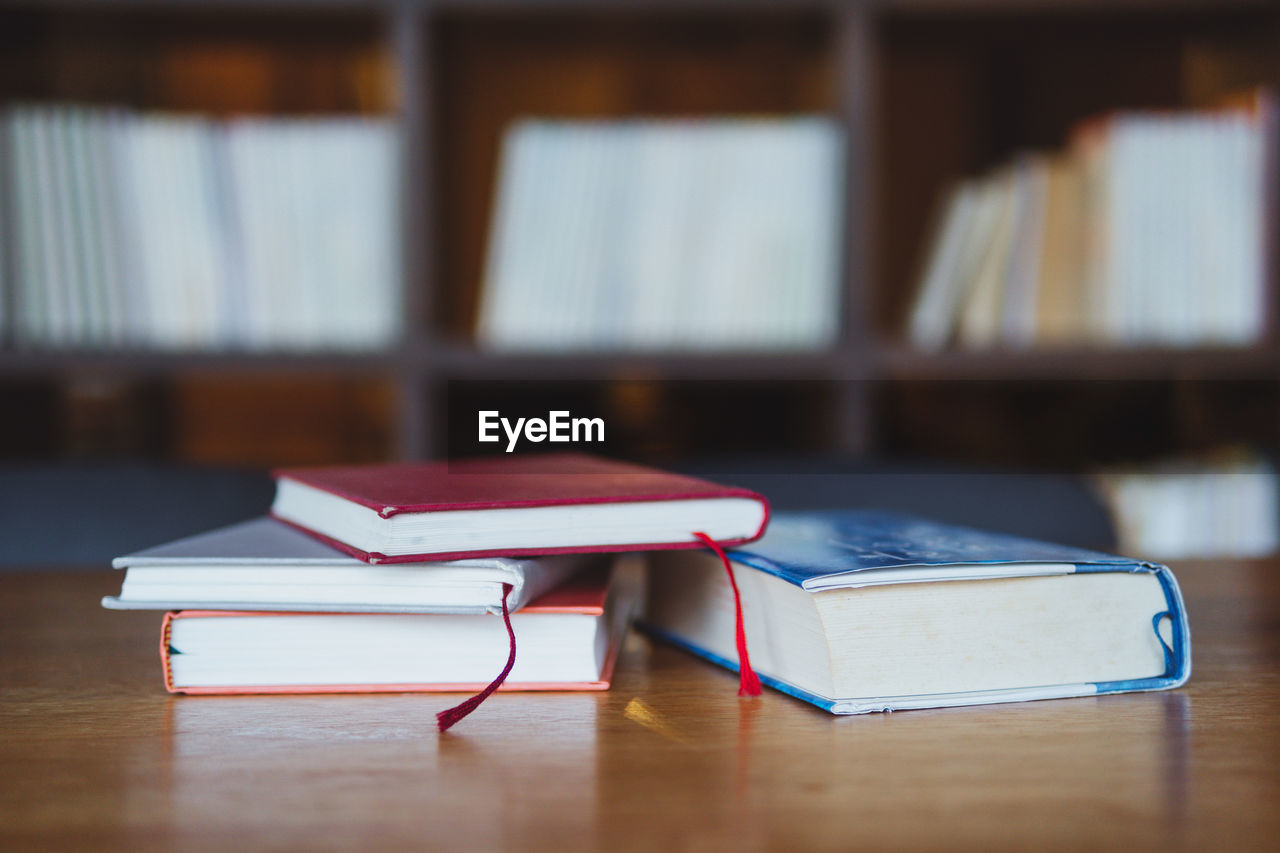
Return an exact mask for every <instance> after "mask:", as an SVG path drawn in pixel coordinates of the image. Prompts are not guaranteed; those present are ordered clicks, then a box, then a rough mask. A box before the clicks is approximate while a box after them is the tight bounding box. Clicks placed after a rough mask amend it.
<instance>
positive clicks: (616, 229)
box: [476, 118, 842, 350]
mask: <svg viewBox="0 0 1280 853" xmlns="http://www.w3.org/2000/svg"><path fill="white" fill-rule="evenodd" d="M841 151H842V145H841V136H840V132H839V130H838V129H837V127H836V125H835V123H834V122H831V121H828V120H825V119H818V118H795V119H786V120H783V119H777V120H764V119H758V120H699V121H626V122H566V121H534V120H529V121H524V122H521V123H519V124H516V125H514V126H513V127H512V129H511V130H510V131H509V132H508V133H507V136H506V139H505V142H504V148H503V154H502V162H501V166H500V176H499V187H498V192H497V200H496V203H495V205H494V211H493V224H492V226H491V229H490V239H489V254H488V260H487V266H486V269H485V274H484V283H483V288H482V292H481V299H480V312H479V325H478V328H477V332H476V335H477V339H478V341H479V342H480V343H481V344H482V345H483V346H486V347H490V348H495V349H536V350H549V349H659V348H688V349H813V348H821V347H824V346H827V345H829V344H830V343H831V342H832V341H834V339H835V336H836V332H837V328H838V324H837V317H838V315H839V311H838V308H839V292H840V288H839V274H840V273H839V251H840V245H841V240H840V230H839V223H840V204H841V193H840V187H841V174H842V155H841Z"/></svg>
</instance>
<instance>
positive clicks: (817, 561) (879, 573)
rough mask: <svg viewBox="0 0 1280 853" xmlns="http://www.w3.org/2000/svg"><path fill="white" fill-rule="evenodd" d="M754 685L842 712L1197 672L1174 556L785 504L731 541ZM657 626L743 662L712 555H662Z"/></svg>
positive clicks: (1163, 684) (1064, 693)
mask: <svg viewBox="0 0 1280 853" xmlns="http://www.w3.org/2000/svg"><path fill="white" fill-rule="evenodd" d="M728 557H729V560H730V561H731V571H732V574H733V578H734V580H735V582H736V586H737V588H738V590H739V595H740V600H741V614H742V615H741V622H740V624H741V626H742V629H744V631H745V635H746V646H747V649H748V652H749V654H750V660H751V664H752V666H753V668H754V670H755V672H756V673H757V674H758V675H759V677H760V680H761V681H762V682H763V683H764V684H766V685H768V686H769V687H772V688H774V689H776V690H779V691H780V692H783V693H786V694H789V695H791V696H793V697H796V698H798V699H802V700H805V701H808V702H811V703H813V704H815V705H817V706H819V707H821V708H823V709H825V710H827V711H829V712H831V713H833V714H862V713H870V712H878V711H901V710H911V709H916V708H945V707H953V706H960V705H985V704H992V703H999V702H1022V701H1028V700H1033V699H1055V698H1066V697H1074V696H1097V695H1102V694H1106V693H1121V692H1132V691H1149V690H1165V689H1169V688H1174V687H1178V686H1180V685H1182V684H1183V683H1185V682H1186V681H1187V679H1188V677H1189V676H1190V673H1191V643H1190V630H1189V627H1188V623H1187V614H1186V609H1185V606H1184V605H1183V601H1182V595H1181V593H1180V592H1179V590H1178V585H1177V582H1176V581H1175V580H1174V577H1173V575H1172V573H1170V572H1169V570H1168V569H1167V568H1165V567H1164V566H1160V565H1156V564H1154V563H1149V562H1146V561H1141V560H1130V559H1125V558H1123V557H1115V556H1112V555H1109V554H1101V553H1097V552H1092V551H1085V550H1081V549H1076V548H1067V547H1063V546H1057V545H1051V544H1048V543H1042V542H1035V541H1032V540H1028V539H1022V538H1020V537H1013V536H1005V535H1002V534H997V533H986V532H983V531H977V530H969V529H965V528H960V527H954V526H950V525H944V524H936V523H933V522H929V521H926V520H923V519H917V518H911V517H908V516H899V515H893V514H889V513H876V512H851V511H843V512H820V513H791V514H787V513H782V514H779V515H778V516H776V517H775V519H774V521H773V522H772V523H771V524H770V526H769V531H768V533H767V534H766V535H765V537H764V538H763V539H761V540H759V541H758V542H755V543H750V544H747V545H744V546H741V547H738V548H734V549H732V550H730V551H729V552H728ZM649 579H650V591H649V601H648V604H647V606H646V608H645V611H644V613H645V615H644V621H645V626H646V627H647V628H648V630H649V631H650V632H652V633H654V634H656V635H657V636H658V637H660V638H662V639H664V640H668V641H670V642H672V643H674V644H676V645H678V646H680V647H682V648H684V649H686V650H688V651H690V652H693V653H695V654H697V655H699V656H701V657H704V658H706V659H708V660H710V661H712V662H713V663H716V664H719V665H721V666H724V667H728V668H729V669H737V668H738V666H739V656H738V652H737V648H736V644H735V640H734V637H735V595H734V594H733V592H732V591H731V589H730V581H729V578H728V577H726V573H725V569H724V567H723V566H722V565H721V563H720V560H719V559H718V558H716V557H715V555H712V554H709V553H705V552H670V553H667V554H657V555H654V557H653V565H652V566H651V570H650V573H649Z"/></svg>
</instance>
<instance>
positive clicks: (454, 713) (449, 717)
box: [436, 583, 516, 732]
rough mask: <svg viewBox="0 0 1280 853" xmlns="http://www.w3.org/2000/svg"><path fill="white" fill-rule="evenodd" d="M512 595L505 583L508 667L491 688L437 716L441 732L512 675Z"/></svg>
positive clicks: (514, 656) (504, 604)
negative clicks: (508, 647) (509, 606)
mask: <svg viewBox="0 0 1280 853" xmlns="http://www.w3.org/2000/svg"><path fill="white" fill-rule="evenodd" d="M510 594H511V584H509V583H504V584H503V585H502V621H503V622H504V623H505V624H506V626H507V639H508V641H509V642H510V644H511V651H510V652H509V653H508V654H507V665H506V666H504V667H503V668H502V672H500V673H498V677H497V678H495V679H494V680H493V681H491V682H489V686H488V687H486V688H485V689H484V690H481V691H480V692H479V693H477V694H476V695H474V696H472V697H471V698H470V699H468V700H467V701H465V702H463V703H461V704H459V705H454V706H453V707H452V708H449V709H447V710H444V711H441V712H440V713H438V714H436V726H437V727H438V728H439V729H440V731H442V732H446V731H448V730H449V727H450V726H452V725H453V724H454V723H456V722H458V721H459V720H461V719H462V718H463V717H465V716H467V714H470V713H471V712H472V711H474V710H475V709H476V708H479V707H480V703H481V702H483V701H484V700H486V699H488V698H489V696H490V695H491V694H492V693H493V691H495V690H497V689H498V688H499V687H501V686H502V682H504V681H506V680H507V676H508V675H510V674H511V667H513V666H515V665H516V632H515V630H514V629H513V628H512V627H511V611H510V609H509V608H508V607H507V596H508V595H510Z"/></svg>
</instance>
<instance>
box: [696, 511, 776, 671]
mask: <svg viewBox="0 0 1280 853" xmlns="http://www.w3.org/2000/svg"><path fill="white" fill-rule="evenodd" d="M693 535H694V536H696V537H697V538H698V541H699V542H701V543H702V544H703V545H706V546H707V547H708V548H710V549H711V550H712V551H715V552H716V555H717V556H719V557H720V562H721V563H723V564H724V570H725V571H726V572H728V574H729V585H730V586H731V587H733V607H734V609H735V610H736V611H737V622H736V623H735V624H734V640H735V641H736V642H737V645H738V695H739V696H759V695H760V676H758V675H756V671H755V670H754V669H752V668H751V657H750V656H749V655H748V654H747V631H746V629H745V628H744V627H743V624H742V595H741V594H740V593H739V592H738V579H737V578H735V577H734V576H733V566H731V565H729V555H728V554H726V553H725V552H724V549H723V548H721V547H720V546H719V544H717V543H716V541H715V540H714V539H712V538H711V537H710V536H708V535H707V534H705V533H702V532H699V531H694V533H693Z"/></svg>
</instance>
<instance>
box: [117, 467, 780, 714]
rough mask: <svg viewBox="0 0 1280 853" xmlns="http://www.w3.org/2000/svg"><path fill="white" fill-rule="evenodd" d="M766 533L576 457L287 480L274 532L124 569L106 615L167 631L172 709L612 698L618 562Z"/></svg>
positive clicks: (618, 625) (739, 505)
mask: <svg viewBox="0 0 1280 853" xmlns="http://www.w3.org/2000/svg"><path fill="white" fill-rule="evenodd" d="M767 514H768V509H767V505H766V504H765V503H764V501H763V500H762V499H761V498H760V497H759V496H758V495H755V494H754V493H752V492H749V491H746V490H743V489H726V488H723V487H720V486H716V485H714V484H712V483H707V482H703V481H700V480H695V479H692V478H688V477H681V476H677V475H673V474H665V473H662V472H658V471H652V470H650V469H645V468H640V467H638V466H632V465H625V464H621V463H614V462H607V461H603V460H597V459H591V458H587V457H577V456H546V457H538V458H535V459H526V460H522V461H518V462H514V463H506V462H505V461H503V460H480V461H474V462H457V463H452V464H426V465H381V466H359V467H341V468H319V469H297V470H285V471H279V472H277V492H276V498H275V501H274V503H273V505H272V508H271V516H272V517H267V518H260V519H255V520H251V521H248V522H244V523H242V524H237V525H234V526H232V527H228V528H225V529H222V530H217V531H213V532H211V533H206V534H202V535H199V536H194V537H191V538H188V539H183V540H180V541H178V542H174V543H170V544H168V545H162V546H160V547H158V548H152V549H150V550H147V551H142V552H139V553H137V554H131V555H128V556H125V557H121V558H118V559H117V560H116V561H115V565H116V566H117V567H118V568H124V569H126V570H127V573H126V575H125V580H124V583H123V585H122V589H121V593H120V595H119V596H116V597H112V598H108V599H106V600H105V601H104V604H105V605H106V606H108V607H112V608H122V609H154V610H165V611H167V614H166V616H165V618H164V621H163V626H162V642H161V652H162V660H163V665H164V677H165V684H166V686H167V687H168V688H169V690H170V691H173V692H180V693H298V692H379V691H381V692H386V691H394V692H402V691H411V690H412V691H419V690H421V691H477V690H480V691H485V690H488V691H492V690H494V689H503V690H602V689H605V688H607V687H608V686H609V680H610V675H611V672H612V669H613V662H614V660H615V659H616V657H617V653H618V649H619V646H620V643H621V640H622V637H623V634H624V632H625V630H626V627H627V625H628V623H629V621H630V618H631V616H632V614H633V612H634V610H635V606H636V603H637V601H638V592H639V590H638V586H637V584H636V582H635V579H634V577H631V575H634V571H628V570H627V567H626V565H625V563H626V562H627V559H625V558H618V557H616V556H615V557H611V556H610V555H617V554H626V553H627V552H634V551H638V550H642V549H664V548H693V547H699V541H698V539H697V538H695V537H694V536H692V535H691V533H690V530H691V529H693V528H696V529H697V530H699V531H706V532H707V535H710V536H713V537H715V541H717V542H722V543H725V544H733V543H739V542H744V541H747V540H749V539H751V538H754V537H756V536H758V535H759V534H760V532H761V531H762V530H763V528H764V524H765V520H766V518H767ZM486 614H490V615H492V614H498V615H501V617H502V618H503V620H504V621H505V623H506V631H505V632H504V631H503V630H502V629H501V627H500V626H498V625H496V624H495V623H494V621H493V620H492V618H486ZM517 635H518V636H519V639H520V642H519V652H520V653H519V655H518V656H517V654H516V648H517V644H516V638H517ZM504 660H505V661H506V667H505V668H503V667H502V662H503V661H504ZM495 675H497V676H498V678H497V679H495V678H494V676H495ZM486 685H488V686H487V687H486ZM467 710H470V709H469V708H468V709H467ZM453 721H454V718H453V717H448V718H442V720H441V725H442V727H447V724H451V723H452V722H453Z"/></svg>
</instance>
